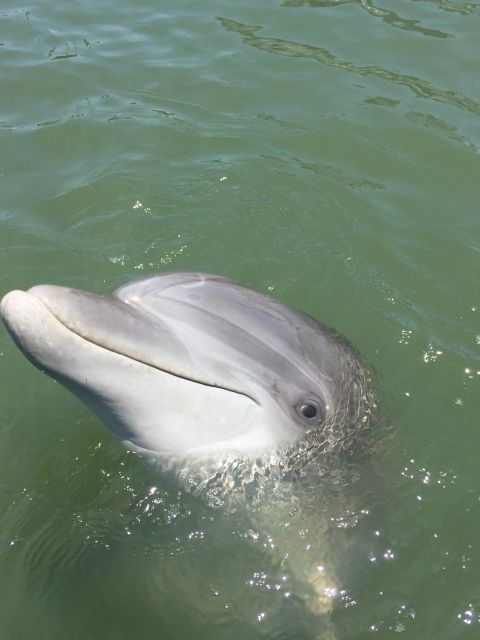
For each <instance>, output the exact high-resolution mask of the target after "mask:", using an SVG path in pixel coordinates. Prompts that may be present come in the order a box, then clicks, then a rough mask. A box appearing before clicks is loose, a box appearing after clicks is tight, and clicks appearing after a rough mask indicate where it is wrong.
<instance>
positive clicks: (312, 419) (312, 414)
mask: <svg viewBox="0 0 480 640" xmlns="http://www.w3.org/2000/svg"><path fill="white" fill-rule="evenodd" d="M296 408H297V414H298V415H299V417H300V418H301V419H302V422H305V423H306V424H308V425H315V424H318V423H319V422H321V421H322V420H323V417H324V416H323V413H324V412H323V410H322V407H321V406H320V404H319V403H318V402H317V401H316V400H314V399H313V398H307V399H306V400H302V401H301V402H299V403H298V404H297V407H296Z"/></svg>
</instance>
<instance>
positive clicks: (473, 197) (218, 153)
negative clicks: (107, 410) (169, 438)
mask: <svg viewBox="0 0 480 640" xmlns="http://www.w3.org/2000/svg"><path fill="white" fill-rule="evenodd" d="M0 25H1V29H0V56H1V65H0V83H1V95H0V149H1V153H0V192H1V198H0V225H1V226H0V234H1V235H0V294H3V293H5V292H7V291H9V290H11V289H14V288H26V287H29V286H31V285H33V284H36V283H42V282H48V283H56V284H65V285H71V286H75V287H80V288H83V289H88V290H92V291H97V292H110V291H112V290H113V289H114V288H116V287H117V286H119V285H120V284H123V283H124V282H127V281H128V280H130V279H131V278H133V277H138V276H140V275H142V274H146V273H149V272H152V271H157V270H166V269H170V270H172V269H193V270H206V271H210V272H216V273H220V274H223V275H228V276H230V277H233V278H235V279H236V280H239V281H241V282H243V283H245V284H248V285H250V286H253V287H255V288H257V289H260V290H261V291H264V292H270V293H272V294H273V295H275V296H277V297H278V298H280V299H281V300H282V301H284V302H287V303H289V304H292V305H294V306H296V307H299V308H301V309H303V310H305V311H307V312H309V313H311V314H312V315H315V316H316V317H317V318H319V319H320V320H322V321H323V322H324V323H327V324H329V325H332V326H334V327H336V328H337V329H338V330H340V331H341V332H342V333H344V334H345V335H346V336H348V337H349V339H350V340H351V341H352V342H353V343H354V344H355V345H356V346H357V347H358V348H359V349H360V351H361V352H362V353H363V355H364V357H365V359H366V360H367V361H368V362H369V363H370V364H371V365H372V367H373V368H374V369H375V371H376V374H377V378H378V382H379V387H380V389H381V391H380V398H381V405H382V413H383V419H382V423H381V425H379V426H378V437H377V438H373V442H372V445H371V449H372V451H371V453H370V456H367V457H366V458H365V459H362V460H359V461H357V462H354V463H353V464H352V466H351V468H348V469H344V470H343V472H342V474H341V481H339V480H338V479H337V480H332V479H331V478H330V479H329V478H328V477H327V478H326V479H322V478H319V479H316V481H312V487H311V492H312V495H310V500H313V504H314V508H312V509H310V510H309V509H308V508H307V507H305V506H304V505H303V507H302V508H301V509H300V510H299V511H296V512H295V513H293V512H292V514H288V515H287V516H285V514H283V513H281V512H277V511H276V507H275V506H274V507H272V511H273V513H270V514H269V517H263V518H259V519H258V520H255V518H251V514H249V513H248V510H247V512H246V513H236V514H229V513H225V512H223V511H222V510H221V509H213V508H210V507H209V506H208V505H207V504H205V502H204V501H202V500H201V499H197V498H195V497H194V496H191V495H188V494H185V493H184V492H183V491H182V489H181V488H180V487H178V486H177V485H176V484H175V482H174V481H173V480H172V479H170V478H166V477H162V475H161V474H159V473H158V470H157V469H155V468H154V467H151V466H150V465H148V464H145V461H142V460H139V459H137V458H136V457H135V456H132V455H130V454H128V453H125V452H124V451H123V449H122V448H121V447H120V445H119V444H118V443H117V442H116V441H115V440H114V438H113V436H111V435H110V434H109V433H107V432H106V431H105V429H104V428H103V426H102V425H101V424H100V423H99V421H98V420H97V419H96V418H95V417H94V416H93V415H92V414H91V413H90V412H89V411H88V410H87V409H86V408H84V407H83V406H82V405H80V403H79V402H78V401H77V400H76V399H74V398H73V397H72V396H70V395H69V394H67V392H65V391H64V390H63V389H62V388H61V387H60V386H59V385H58V384H56V383H54V382H52V381H51V380H49V379H47V378H46V377H45V376H42V375H41V374H40V373H39V372H38V371H37V370H35V369H34V368H33V367H32V366H31V365H30V364H29V363H28V362H27V361H26V360H25V359H24V358H23V357H22V356H21V354H20V353H19V352H18V351H17V350H16V348H15V347H14V346H13V344H12V342H11V340H10V338H9V337H8V335H7V334H6V332H5V331H4V330H3V328H2V330H1V333H0V375H1V381H2V383H1V386H0V393H1V400H0V412H1V413H0V415H1V429H0V508H1V521H0V522H1V525H0V591H1V593H2V598H1V602H0V637H1V638H2V639H3V638H5V639H6V640H23V639H30V638H36V639H42V638H45V639H47V638H48V639H49V640H53V639H55V640H56V639H62V640H63V639H64V638H69V639H72V640H80V639H81V640H86V639H92V640H93V639H95V640H96V639H101V640H103V639H110V638H112V639H116V640H123V639H124V638H125V639H127V638H139V639H142V640H143V639H147V638H148V639H150V638H161V639H168V640H170V639H172V640H177V639H184V638H195V639H197V638H199V639H200V638H209V639H222V640H224V639H228V638H232V639H233V638H235V639H237V638H241V639H250V638H262V639H263V638H266V639H278V640H280V639H281V640H287V639H290V638H292V639H293V638H295V639H299V640H305V639H317V638H328V639H330V638H338V639H344V640H347V639H348V640H353V639H355V640H360V639H364V638H370V637H378V638H382V639H384V638H396V637H401V638H412V639H421V640H426V639H429V638H432V639H435V640H438V639H442V640H443V639H446V640H451V639H454V638H462V639H463V638H477V637H479V634H480V544H479V531H480V529H479V527H480V475H479V464H478V455H479V451H480V431H479V429H478V408H479V401H478V390H479V385H480V362H479V354H480V295H479V289H478V267H479V257H480V217H479V201H480V189H479V177H480V155H479V148H480V128H479V115H480V92H479V84H478V77H479V63H478V59H479V38H478V34H479V32H480V5H479V4H476V3H470V2H453V1H450V0H431V1H413V0H412V1H405V2H393V1H392V0H378V4H377V0H375V4H374V3H373V2H371V0H359V1H355V0H352V1H350V2H349V1H348V0H340V1H338V2H334V1H329V0H325V1H322V0H285V1H284V2H283V3H281V2H280V0H278V1H273V0H266V1H265V2H262V3H260V2H253V1H252V0H245V1H244V2H242V3H239V2H235V3H234V2H231V1H229V0H225V1H224V2H220V1H217V2H215V1H214V0H206V1H205V2H202V3H200V2H196V3H194V2H188V1H186V2H183V3H178V2H177V3H176V2H171V1H170V0H167V1H165V2H162V3H155V2H153V1H152V0H145V1H144V2H141V3H133V2H127V1H126V0H117V2H112V1H109V0H107V1H106V2H102V3H97V2H93V1H91V0H85V1H84V2H82V3H79V2H70V3H58V2H57V3H52V2H46V1H45V0H37V1H36V2H34V3H33V4H30V5H28V6H21V7H18V6H14V5H12V4H4V5H3V6H2V8H1V9H0ZM264 509H265V510H266V511H267V512H268V505H264ZM295 514H298V515H295ZM264 515H265V514H264ZM284 516H285V517H286V519H287V520H289V522H290V525H291V526H290V529H289V531H290V533H289V535H285V536H284V537H282V536H283V534H282V533H281V531H282V528H281V525H282V522H283V521H282V518H283V517H284ZM302 518H303V519H302ZM305 522H306V523H307V525H306V524H305ZM262 523H263V524H262ZM272 547H273V548H272ZM287 553H288V554H289V556H290V560H289V561H286V560H285V555H286V554H287ZM296 564H297V565H298V566H296ZM318 566H325V570H326V573H327V574H328V580H329V581H330V582H328V583H325V585H324V586H326V587H327V588H329V589H330V591H329V602H330V606H329V608H328V611H325V610H324V611H322V612H320V613H319V612H318V611H317V610H316V609H315V606H312V602H313V601H314V600H315V594H314V595H313V596H312V581H311V579H310V577H309V569H311V570H312V571H314V570H316V568H317V567H318ZM310 573H311V572H310ZM322 588H323V587H322ZM325 629H326V630H325ZM399 634H400V635H399Z"/></svg>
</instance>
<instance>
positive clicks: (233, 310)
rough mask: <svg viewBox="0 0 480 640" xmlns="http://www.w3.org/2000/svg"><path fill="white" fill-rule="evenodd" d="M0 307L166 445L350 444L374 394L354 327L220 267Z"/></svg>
mask: <svg viewBox="0 0 480 640" xmlns="http://www.w3.org/2000/svg"><path fill="white" fill-rule="evenodd" d="M1 314H2V317H3V320H4V322H5V324H6V326H7V328H8V330H9V332H10V333H11V335H12V337H13V339H14V341H15V342H16V344H17V345H18V347H19V348H20V349H21V350H22V351H23V353H24V354H25V355H26V357H27V358H28V359H29V360H30V361H31V362H32V363H33V364H35V365H36V366H37V367H39V368H40V369H41V370H42V371H44V372H45V373H47V374H48V375H50V376H52V377H53V378H55V379H56V380H58V381H59V382H61V383H62V384H64V385H65V386H66V387H67V388H69V389H70V390H71V391H73V392H74V393H75V394H76V395H77V396H79V397H80V398H81V399H82V400H83V401H84V402H85V403H86V404H87V405H89V406H90V407H91V408H92V409H93V410H94V411H96V413H97V414H98V415H99V416H100V417H101V418H102V419H103V420H104V422H105V423H106V425H107V426H108V427H109V428H110V429H112V431H114V432H115V433H116V434H117V435H118V437H119V438H120V439H121V440H122V441H124V442H125V444H127V446H129V447H131V448H134V449H137V450H140V451H144V452H149V453H152V454H155V455H160V456H162V455H165V456H171V455H182V456H185V455H190V454H192V455H199V456H200V455H202V456H208V455H212V454H218V453H223V452H234V453H238V454H241V455H251V456H258V455H262V454H264V453H270V452H272V451H274V450H292V448H293V449H295V447H297V446H298V445H299V443H302V446H303V447H304V448H306V449H315V450H320V449H326V448H329V447H330V448H331V447H338V446H341V447H343V448H346V449H348V447H349V443H351V442H353V441H355V440H356V439H357V436H358V434H359V433H361V432H362V431H364V430H365V428H366V425H367V423H368V419H369V415H370V412H371V408H372V405H373V399H372V395H371V392H370V391H369V383H370V378H369V374H368V370H367V369H365V368H364V367H363V366H362V365H361V363H360V361H359V359H358V357H357V354H356V352H355V351H354V349H353V348H352V347H351V346H350V345H349V344H348V343H347V341H346V340H345V339H344V338H342V337H341V336H340V335H338V334H337V333H336V332H334V331H333V330H332V329H329V328H327V327H325V326H324V325H321V324H320V323H318V322H317V321H315V320H314V319H312V318H310V317H309V316H307V315H304V314H302V313H300V312H298V311H295V310H293V309H291V308H289V307H287V306H285V305H283V304H281V303H280V302H278V301H276V300H274V299H273V298H270V297H268V296H265V295H263V294H261V293H259V292H257V291H254V290H252V289H249V288H247V287H244V286H242V285H239V284H236V283H235V282H232V281H231V280H228V279H226V278H222V277H219V276H214V275H209V274H203V273H182V272H177V273H160V274H156V275H152V276H150V277H147V278H144V279H140V280H137V281H134V282H132V283H130V284H127V285H125V286H123V287H121V288H120V289H117V291H115V292H114V293H113V295H112V296H104V295H97V294H92V293H87V292H84V291H80V290H78V289H71V288H67V287H59V286H55V285H39V286H34V287H32V288H31V289H29V290H28V291H26V292H24V291H12V292H10V293H8V294H7V295H5V296H4V298H3V299H2V302H1Z"/></svg>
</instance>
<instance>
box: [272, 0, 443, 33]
mask: <svg viewBox="0 0 480 640" xmlns="http://www.w3.org/2000/svg"><path fill="white" fill-rule="evenodd" d="M342 4H358V6H359V7H361V8H362V9H365V11H366V12H367V13H369V14H370V15H371V16H373V17H374V18H381V19H382V20H383V21H384V22H386V23H387V24H389V25H390V26H391V27H396V28H397V29H404V30H405V31H413V32H416V33H421V34H422V35H424V36H430V37H432V38H449V37H451V36H450V34H449V33H445V32H444V31H438V30H437V29H428V28H426V27H422V26H420V25H419V23H418V20H407V19H406V18H401V17H400V16H399V15H398V14H397V13H395V11H389V10H388V9H382V8H381V7H377V6H375V5H374V4H373V2H372V1H371V0H338V2H337V1H336V0H285V1H284V3H283V6H284V7H319V8H323V7H337V6H339V5H342Z"/></svg>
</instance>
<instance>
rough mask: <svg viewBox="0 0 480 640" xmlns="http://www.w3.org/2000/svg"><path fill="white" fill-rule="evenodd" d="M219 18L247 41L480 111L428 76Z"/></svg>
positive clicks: (254, 45)
mask: <svg viewBox="0 0 480 640" xmlns="http://www.w3.org/2000/svg"><path fill="white" fill-rule="evenodd" d="M217 19H218V20H219V21H220V23H221V24H222V25H223V26H224V27H225V29H227V30H228V31H233V32H235V33H238V34H239V35H240V36H241V38H242V41H243V42H244V43H245V44H248V45H250V46H252V47H255V48H256V49H261V50H262V51H267V52H268V53H275V54H279V55H283V56H289V57H292V58H307V59H311V60H316V61H317V62H321V63H322V64H324V65H327V66H328V67H332V68H334V69H340V70H341V71H348V72H349V73H355V74H358V75H361V76H367V77H370V78H379V79H381V80H386V81H387V82H392V83H394V84H398V85H403V86H405V87H408V89H410V90H411V91H412V92H413V93H414V94H415V95H416V96H418V97H419V98H428V99H431V100H436V101H438V102H444V103H447V104H451V105H453V106H455V107H459V108H460V109H464V110H466V111H470V112H471V113H474V114H475V115H480V102H476V101H475V100H472V99H471V98H467V97H466V96H462V95H460V94H457V93H455V92H453V91H445V90H443V89H438V88H437V87H435V86H433V85H432V83H431V82H429V81H428V80H421V79H420V78H416V77H415V76H409V75H403V74H400V73H396V72H395V71H389V70H388V69H382V67H371V66H367V67H362V66H358V65H356V64H355V63H353V62H348V61H347V60H341V59H340V58H337V57H336V56H335V55H333V54H332V53H330V51H328V50H327V49H322V48H321V47H315V46H313V45H309V44H303V43H301V42H295V41H291V40H282V39H281V38H268V37H265V36H259V35H256V32H257V31H259V30H260V29H261V28H262V27H257V26H249V25H246V24H242V23H241V22H236V21H235V20H230V19H228V18H222V17H218V18H217Z"/></svg>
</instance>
